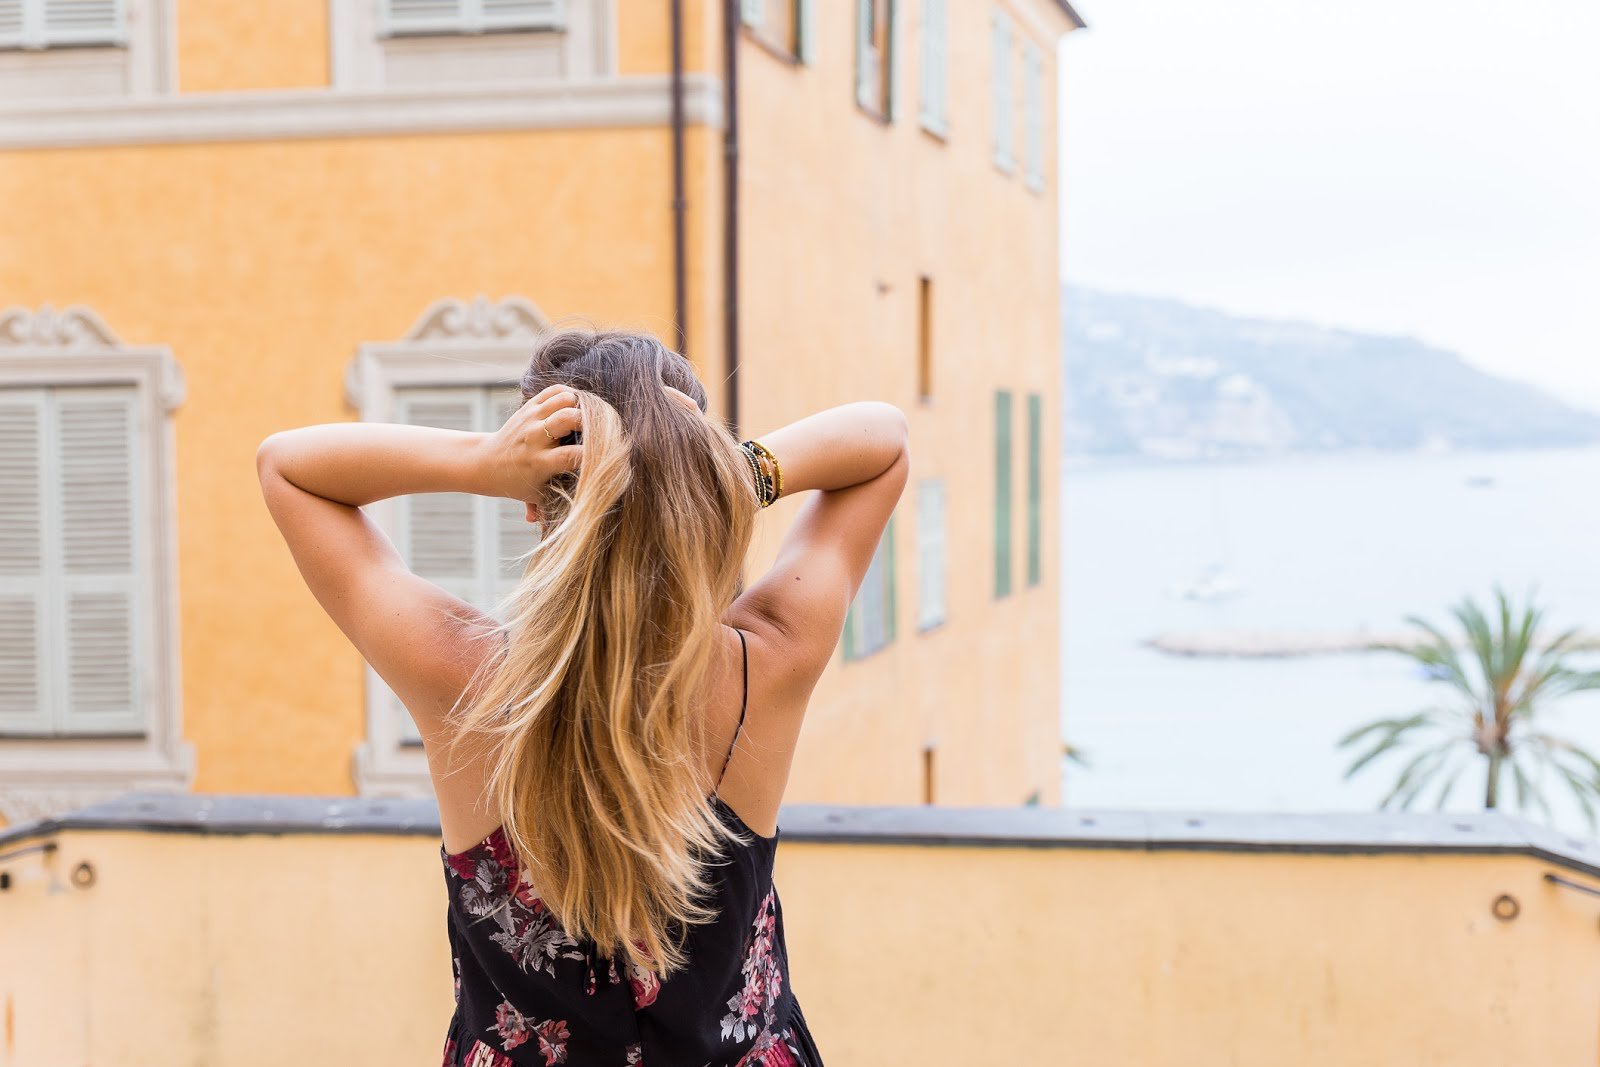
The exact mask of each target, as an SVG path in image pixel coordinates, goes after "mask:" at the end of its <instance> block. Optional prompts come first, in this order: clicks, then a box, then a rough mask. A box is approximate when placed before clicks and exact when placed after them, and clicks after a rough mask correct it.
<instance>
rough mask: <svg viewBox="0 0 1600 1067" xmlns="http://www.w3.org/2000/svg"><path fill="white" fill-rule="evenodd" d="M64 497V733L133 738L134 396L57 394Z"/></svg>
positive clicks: (115, 388)
mask: <svg viewBox="0 0 1600 1067" xmlns="http://www.w3.org/2000/svg"><path fill="white" fill-rule="evenodd" d="M52 393H53V396H52V399H53V400H54V405H53V406H54V408H55V424H56V425H55V449H54V452H55V455H54V457H53V458H54V460H55V465H56V476H55V478H54V479H53V480H54V482H55V488H56V490H57V492H58V494H59V495H58V496H57V498H56V508H55V513H56V517H57V526H56V528H57V530H58V531H59V537H58V541H57V543H58V547H59V553H60V554H59V559H58V566H59V580H60V583H61V584H60V588H61V599H60V600H59V601H58V604H59V605H60V609H61V622H60V624H59V626H60V629H59V631H58V632H59V633H60V634H61V636H62V637H63V638H64V640H63V642H62V645H61V647H62V648H63V650H64V653H65V656H64V662H63V663H61V664H60V667H59V668H58V669H60V670H61V671H62V682H63V683H64V686H63V692H62V699H61V700H60V702H59V704H58V706H57V719H56V723H55V729H56V732H57V733H62V734H126V733H137V732H139V731H140V730H142V729H143V725H144V703H145V701H144V699H143V697H142V689H143V686H142V678H141V671H140V669H139V665H140V663H141V662H143V661H145V660H146V659H148V657H147V656H144V655H142V654H141V653H142V651H143V649H142V648H141V647H140V645H141V638H142V637H143V636H144V631H143V630H142V628H141V627H140V626H139V620H140V619H142V618H147V617H148V614H147V613H146V612H144V611H141V610H140V608H141V604H140V600H141V597H140V591H139V573H138V569H137V568H136V566H135V561H136V560H137V558H138V555H139V553H138V547H139V546H138V540H139V530H140V527H141V525H142V524H141V522H140V518H141V516H140V506H139V505H140V500H139V496H140V490H141V488H142V487H141V486H140V485H139V483H138V479H137V476H136V475H137V471H136V468H135V464H134V462H133V457H134V450H135V447H136V444H135V443H136V441H137V440H138V439H139V437H140V434H139V427H138V405H137V400H138V392H137V389H136V388H135V387H134V386H131V385H104V386H84V387H70V388H60V389H55V390H52Z"/></svg>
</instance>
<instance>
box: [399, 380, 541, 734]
mask: <svg viewBox="0 0 1600 1067" xmlns="http://www.w3.org/2000/svg"><path fill="white" fill-rule="evenodd" d="M521 406H522V393H521V391H520V390H519V389H518V387H517V386H516V385H515V384H514V383H507V384H502V385H453V386H426V385H420V386H401V387H399V388H398V389H396V390H395V413H396V415H397V418H396V419H395V421H396V422H403V423H408V424H410V425H413V426H437V427H440V428H441V429H446V430H470V431H473V432H476V433H491V432H493V431H494V430H497V429H499V428H500V427H501V426H502V425H504V424H505V421H506V419H508V418H510V417H511V415H512V413H513V412H515V411H516V410H517V408H519V407H521ZM399 504H400V522H399V531H398V532H399V534H400V536H399V537H398V538H397V539H396V540H395V545H396V547H397V548H398V549H399V551H400V555H401V558H402V559H404V560H405V561H406V565H407V566H409V567H410V568H411V569H412V570H413V571H415V572H416V573H417V574H419V575H421V576H422V577H424V578H426V579H428V580H429V581H431V582H433V583H434V584H435V585H437V586H439V587H441V588H443V589H445V590H447V591H449V592H451V593H454V594H455V595H456V596H458V597H460V598H461V599H462V600H465V601H466V602H467V603H469V604H471V605H472V606H473V607H475V608H478V609H479V610H480V611H486V612H492V611H493V610H494V608H495V607H496V605H497V604H498V603H499V601H500V599H501V598H502V597H504V596H505V595H506V594H508V593H510V592H511V591H512V590H513V589H515V588H516V585H517V581H518V579H520V578H521V577H522V572H523V568H524V564H525V561H524V560H521V559H520V558H519V557H520V556H522V555H523V554H524V553H526V552H527V551H528V550H529V549H531V548H532V547H533V546H534V545H535V544H537V543H538V539H539V538H538V528H537V527H535V526H532V525H530V524H529V523H528V521H527V518H526V515H525V509H524V507H523V504H522V502H521V501H517V500H495V499H490V498H489V497H482V496H472V495H470V494H467V493H425V494H421V495H417V496H407V497H401V498H400V500H399ZM378 684H379V685H382V682H381V681H380V682H379V683H378ZM383 688H384V689H385V690H387V688H388V687H387V686H384V687H383ZM384 699H388V700H394V697H393V694H392V693H391V694H389V695H388V696H387V697H385V698H384ZM399 714H400V717H401V718H400V726H401V730H402V739H403V741H404V742H405V743H408V744H421V742H422V738H421V736H420V735H419V734H418V733H417V727H416V723H415V722H413V721H412V718H411V716H410V714H409V713H407V712H406V711H405V709H404V708H403V707H402V708H400V709H399Z"/></svg>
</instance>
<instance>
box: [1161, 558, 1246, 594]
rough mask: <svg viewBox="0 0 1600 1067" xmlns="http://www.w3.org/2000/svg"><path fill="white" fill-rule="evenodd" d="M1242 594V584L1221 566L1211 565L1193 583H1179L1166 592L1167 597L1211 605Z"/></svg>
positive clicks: (1218, 564)
mask: <svg viewBox="0 0 1600 1067" xmlns="http://www.w3.org/2000/svg"><path fill="white" fill-rule="evenodd" d="M1243 592H1244V585H1243V583H1241V582H1240V581H1239V580H1238V579H1237V578H1235V577H1234V576H1233V575H1231V574H1229V573H1228V571H1227V568H1225V567H1223V565H1222V564H1220V563H1213V564H1212V565H1211V566H1209V567H1207V568H1206V569H1205V570H1204V571H1203V572H1202V573H1201V574H1200V576H1199V577H1198V578H1196V579H1195V580H1194V581H1192V582H1180V583H1179V584H1177V585H1174V586H1172V587H1171V588H1170V589H1168V590H1167V595H1168V596H1173V597H1178V598H1180V599H1183V600H1196V601H1200V602H1203V603H1212V602H1215V601H1218V600H1229V599H1232V598H1233V597H1236V596H1238V595H1239V594H1241V593H1243Z"/></svg>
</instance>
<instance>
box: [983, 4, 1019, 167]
mask: <svg viewBox="0 0 1600 1067" xmlns="http://www.w3.org/2000/svg"><path fill="white" fill-rule="evenodd" d="M989 76H990V78H991V79H992V84H991V85H990V89H989V92H990V97H991V99H992V100H993V103H994V117H993V121H994V164H995V166H997V167H999V168H1000V169H1001V170H1003V171H1005V172H1006V173H1007V174H1010V173H1011V172H1012V169H1013V168H1014V167H1015V166H1016V160H1015V148H1014V144H1013V142H1014V141H1015V139H1016V130H1015V129H1014V127H1015V125H1016V117H1015V115H1014V113H1013V108H1012V105H1011V20H1010V19H1009V18H1008V17H1006V15H1005V14H1004V13H1003V12H1000V11H996V12H995V13H994V30H993V35H992V37H991V38H990V57H989Z"/></svg>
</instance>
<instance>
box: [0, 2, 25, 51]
mask: <svg viewBox="0 0 1600 1067" xmlns="http://www.w3.org/2000/svg"><path fill="white" fill-rule="evenodd" d="M22 2H23V0H0V48H20V47H22V44H23V32H22V31H23V19H22Z"/></svg>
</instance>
